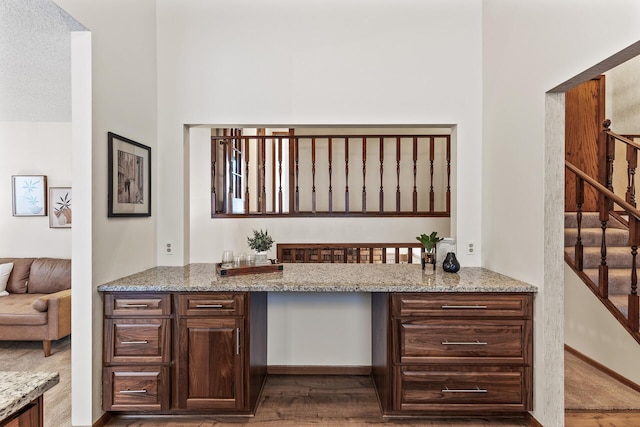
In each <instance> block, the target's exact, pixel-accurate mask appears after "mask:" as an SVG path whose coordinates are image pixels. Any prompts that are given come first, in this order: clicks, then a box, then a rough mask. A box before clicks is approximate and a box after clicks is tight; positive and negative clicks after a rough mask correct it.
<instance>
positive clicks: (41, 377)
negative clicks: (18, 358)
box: [0, 371, 60, 421]
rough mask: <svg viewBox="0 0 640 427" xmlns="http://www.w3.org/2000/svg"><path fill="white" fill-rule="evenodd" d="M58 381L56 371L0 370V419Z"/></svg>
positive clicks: (20, 407) (3, 418)
mask: <svg viewBox="0 0 640 427" xmlns="http://www.w3.org/2000/svg"><path fill="white" fill-rule="evenodd" d="M59 382H60V375H59V374H58V373H57V372H13V371H0V421H1V420H5V419H6V418H8V417H10V416H11V415H13V414H15V413H16V412H18V411H20V409H22V408H24V407H25V406H26V405H28V404H29V403H30V402H32V401H33V400H35V399H37V398H38V397H40V396H41V395H43V394H44V392H45V391H47V390H49V389H50V388H52V387H53V386H55V385H56V384H58V383H59Z"/></svg>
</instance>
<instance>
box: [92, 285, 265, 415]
mask: <svg viewBox="0 0 640 427" xmlns="http://www.w3.org/2000/svg"><path fill="white" fill-rule="evenodd" d="M104 302H105V313H104V354H103V360H104V364H103V380H102V386H103V409H104V410H105V411H118V412H129V413H141V412H144V413H156V414H180V413H190V414H193V413H198V412H201V413H225V414H226V413H230V414H251V413H253V412H255V408H256V405H257V401H258V397H259V395H260V391H261V388H262V386H263V384H264V381H265V378H266V361H267V355H266V336H267V331H266V324H267V319H266V294H265V293H261V292H232V293H228V292H225V293H219V292H191V293H189V292H184V293H183V292H156V293H142V292H140V293H138V292H107V293H105V295H104Z"/></svg>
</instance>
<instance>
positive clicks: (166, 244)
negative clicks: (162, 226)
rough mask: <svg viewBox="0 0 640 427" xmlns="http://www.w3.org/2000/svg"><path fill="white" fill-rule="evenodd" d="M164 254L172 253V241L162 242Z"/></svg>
mask: <svg viewBox="0 0 640 427" xmlns="http://www.w3.org/2000/svg"><path fill="white" fill-rule="evenodd" d="M164 254H165V255H173V241H171V240H167V241H165V242H164Z"/></svg>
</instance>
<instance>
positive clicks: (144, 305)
mask: <svg viewBox="0 0 640 427" xmlns="http://www.w3.org/2000/svg"><path fill="white" fill-rule="evenodd" d="M120 307H122V308H146V307H149V304H122V305H121V306H120Z"/></svg>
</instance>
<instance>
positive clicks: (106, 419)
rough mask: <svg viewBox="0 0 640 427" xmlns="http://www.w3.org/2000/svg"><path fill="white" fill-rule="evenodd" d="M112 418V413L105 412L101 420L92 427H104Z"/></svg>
mask: <svg viewBox="0 0 640 427" xmlns="http://www.w3.org/2000/svg"><path fill="white" fill-rule="evenodd" d="M112 417H113V414H112V413H111V412H105V413H104V414H102V416H101V417H100V418H98V419H97V420H96V422H95V423H93V425H92V427H104V426H106V425H107V423H108V422H109V421H111V418H112Z"/></svg>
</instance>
